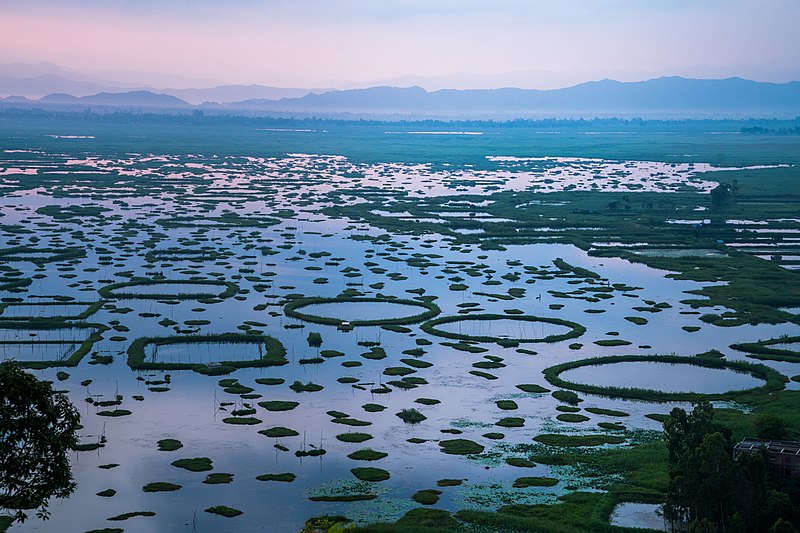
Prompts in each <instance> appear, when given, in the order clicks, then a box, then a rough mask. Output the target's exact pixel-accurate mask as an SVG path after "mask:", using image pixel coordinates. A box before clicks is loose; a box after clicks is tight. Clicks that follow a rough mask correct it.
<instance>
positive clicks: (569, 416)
mask: <svg viewBox="0 0 800 533" xmlns="http://www.w3.org/2000/svg"><path fill="white" fill-rule="evenodd" d="M556 419H558V420H560V421H562V422H569V423H573V424H575V423H578V422H586V421H587V420H589V417H588V416H584V415H579V414H575V413H561V414H560V415H558V416H556Z"/></svg>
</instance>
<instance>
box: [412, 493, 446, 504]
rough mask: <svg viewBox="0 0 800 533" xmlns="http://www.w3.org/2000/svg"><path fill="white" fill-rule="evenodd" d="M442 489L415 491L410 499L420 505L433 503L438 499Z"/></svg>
mask: <svg viewBox="0 0 800 533" xmlns="http://www.w3.org/2000/svg"><path fill="white" fill-rule="evenodd" d="M441 494H442V491H440V490H436V489H423V490H418V491H417V492H415V493H414V494H413V495H412V496H411V499H412V500H414V501H415V502H417V503H419V504H422V505H435V504H436V503H437V502H438V501H439V496H440V495H441Z"/></svg>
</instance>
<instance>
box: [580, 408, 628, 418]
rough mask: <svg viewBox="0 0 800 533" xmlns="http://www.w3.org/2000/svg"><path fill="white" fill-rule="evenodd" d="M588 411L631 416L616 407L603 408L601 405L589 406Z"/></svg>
mask: <svg viewBox="0 0 800 533" xmlns="http://www.w3.org/2000/svg"><path fill="white" fill-rule="evenodd" d="M585 410H586V411H587V412H589V413H592V414H593V415H603V416H615V417H620V416H630V415H629V414H628V413H626V412H625V411H617V410H615V409H601V408H600V407H587V408H586V409H585Z"/></svg>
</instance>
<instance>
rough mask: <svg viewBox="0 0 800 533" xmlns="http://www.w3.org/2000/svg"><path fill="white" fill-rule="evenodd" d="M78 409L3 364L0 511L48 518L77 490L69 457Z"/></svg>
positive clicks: (21, 516)
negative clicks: (53, 505) (51, 507)
mask: <svg viewBox="0 0 800 533" xmlns="http://www.w3.org/2000/svg"><path fill="white" fill-rule="evenodd" d="M79 423H80V415H79V414H78V411H77V409H75V407H74V406H73V405H72V404H71V403H70V401H69V400H68V399H67V397H66V396H64V395H63V394H57V393H54V392H53V388H52V387H51V385H50V383H48V382H45V381H41V380H39V379H37V378H36V377H35V376H33V375H31V374H29V373H28V372H26V371H24V370H23V369H22V368H21V367H20V366H19V365H18V364H17V363H15V362H4V363H0V509H3V508H4V509H9V510H13V511H15V514H16V516H15V518H16V519H17V520H20V521H22V520H24V519H25V518H26V514H25V513H24V510H31V509H35V510H36V512H37V515H38V516H40V517H42V518H46V517H47V516H48V515H47V504H48V502H49V500H50V498H52V497H56V498H65V497H67V496H69V495H70V494H71V493H72V492H73V491H74V490H75V482H74V481H73V478H72V469H71V468H70V463H69V452H70V450H71V449H73V448H74V447H75V445H76V444H77V435H76V431H77V430H78V427H79Z"/></svg>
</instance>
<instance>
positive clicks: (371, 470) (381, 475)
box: [350, 466, 391, 482]
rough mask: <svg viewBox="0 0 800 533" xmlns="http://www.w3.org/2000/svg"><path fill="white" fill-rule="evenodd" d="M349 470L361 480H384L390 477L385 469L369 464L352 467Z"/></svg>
mask: <svg viewBox="0 0 800 533" xmlns="http://www.w3.org/2000/svg"><path fill="white" fill-rule="evenodd" d="M350 472H352V474H353V475H354V476H356V477H357V478H358V479H360V480H361V481H374V482H378V481H386V480H387V479H389V478H390V477H391V476H390V474H389V472H388V471H387V470H384V469H382V468H375V467H371V466H366V467H358V468H352V469H350Z"/></svg>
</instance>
